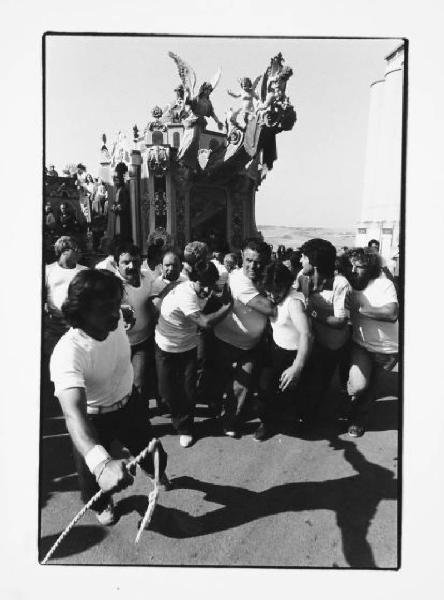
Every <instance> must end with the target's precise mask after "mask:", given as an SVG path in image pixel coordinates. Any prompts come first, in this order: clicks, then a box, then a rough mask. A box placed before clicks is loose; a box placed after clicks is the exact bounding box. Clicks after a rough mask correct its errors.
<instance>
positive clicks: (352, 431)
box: [348, 425, 365, 438]
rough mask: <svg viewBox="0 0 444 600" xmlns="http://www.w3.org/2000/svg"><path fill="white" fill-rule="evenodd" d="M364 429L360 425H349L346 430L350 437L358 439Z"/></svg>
mask: <svg viewBox="0 0 444 600" xmlns="http://www.w3.org/2000/svg"><path fill="white" fill-rule="evenodd" d="M364 433H365V427H363V426H362V425H350V426H349V428H348V435H349V436H350V437H354V438H358V437H361V436H362V435H364Z"/></svg>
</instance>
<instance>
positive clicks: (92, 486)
mask: <svg viewBox="0 0 444 600" xmlns="http://www.w3.org/2000/svg"><path fill="white" fill-rule="evenodd" d="M88 419H89V420H90V421H91V423H92V425H93V427H94V429H95V431H96V432H97V438H98V442H99V444H101V445H102V446H104V447H105V448H106V450H107V451H108V452H109V453H110V454H111V451H110V448H111V443H112V442H113V441H114V440H117V441H119V442H120V443H121V444H122V445H123V446H125V447H126V448H128V450H129V451H130V452H131V454H132V455H133V456H137V454H139V453H140V452H141V451H142V450H143V449H144V448H146V446H147V445H148V444H149V442H150V440H151V439H152V437H153V436H152V430H151V424H150V420H149V415H148V406H147V404H146V402H144V401H143V400H142V398H141V397H140V396H139V394H138V392H137V390H133V393H132V395H131V398H130V399H129V401H128V403H127V404H126V405H125V406H124V407H123V408H120V409H119V410H116V411H114V412H111V413H106V414H103V415H88ZM159 452H160V474H162V473H163V472H164V471H165V468H166V464H167V454H166V452H165V450H164V449H163V447H162V446H161V445H160V447H159ZM74 462H75V465H76V469H77V473H78V476H79V484H80V492H81V497H82V500H83V502H85V503H86V502H88V501H89V500H90V498H92V496H94V494H96V492H98V491H99V489H100V487H99V485H98V484H97V482H96V479H95V477H94V475H93V474H92V473H91V472H90V470H89V469H88V466H87V465H86V463H85V459H84V458H83V456H82V455H81V454H80V453H79V452H78V451H77V450H76V448H75V447H74ZM140 467H141V468H142V469H143V470H144V471H145V473H147V475H148V476H149V477H153V476H154V463H153V457H152V455H151V454H149V455H148V456H147V458H146V459H145V460H144V461H142V462H141V463H140ZM109 499H110V496H109V494H102V496H101V497H100V498H99V500H98V501H97V503H96V505H95V506H94V509H95V510H98V511H101V510H103V509H104V508H105V507H106V505H107V504H108V502H109Z"/></svg>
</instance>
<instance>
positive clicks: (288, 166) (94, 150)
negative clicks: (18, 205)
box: [45, 36, 400, 228]
mask: <svg viewBox="0 0 444 600" xmlns="http://www.w3.org/2000/svg"><path fill="white" fill-rule="evenodd" d="M399 43H400V40H397V39H382V40H381V39H364V40H359V39H355V40H347V39H276V38H275V39H265V38H257V39H248V38H209V37H206V38H197V37H196V38H183V37H182V38H181V37H106V36H100V37H88V36H61V37H59V36H48V37H47V38H46V96H45V97H46V165H47V166H48V165H50V164H54V165H55V166H56V169H57V170H58V171H59V174H61V171H62V170H63V168H64V166H65V165H66V164H67V163H76V164H77V163H78V162H82V163H84V164H86V166H87V168H88V170H89V171H90V172H92V174H93V175H96V174H97V169H98V158H99V149H100V146H101V136H102V133H106V135H107V140H108V142H111V141H112V140H113V139H114V137H115V136H116V134H117V132H118V131H119V130H121V131H122V132H124V133H125V134H126V135H127V137H128V139H129V140H132V128H133V125H134V124H137V126H138V127H139V130H143V128H144V127H145V125H146V123H147V121H148V120H149V118H150V112H151V109H152V108H153V106H155V105H156V104H158V105H159V106H161V107H164V106H166V104H168V103H169V102H170V101H172V100H173V99H174V97H175V94H174V91H173V90H174V88H175V87H176V85H177V84H178V82H179V79H178V74H177V69H176V66H175V63H174V62H173V60H172V59H171V58H170V57H169V56H168V51H169V50H171V51H173V52H175V53H176V54H178V55H179V56H180V57H181V58H183V59H184V60H185V61H186V62H187V63H188V64H190V65H191V67H192V68H193V69H194V71H195V73H196V76H197V83H198V84H199V83H200V82H202V81H204V80H208V79H211V78H212V77H213V75H214V74H215V73H216V71H217V69H218V68H219V67H220V68H221V69H222V76H221V79H220V81H219V85H218V86H217V88H216V89H215V91H214V92H213V94H212V101H213V105H214V108H215V112H216V114H217V115H218V117H219V118H220V119H221V120H223V119H224V114H225V111H226V110H227V108H228V107H230V106H233V105H235V104H236V100H234V99H232V98H231V97H230V96H229V95H228V94H227V91H226V90H227V89H231V90H233V91H237V90H238V82H237V79H238V78H239V77H243V76H249V77H250V78H251V79H252V80H253V79H254V78H255V77H256V76H257V75H260V74H262V73H263V72H264V71H265V69H266V67H267V66H268V64H269V61H270V58H271V57H272V56H275V55H276V54H277V53H278V52H279V51H280V52H282V54H283V56H284V59H285V64H287V65H289V66H291V67H292V69H293V76H292V77H291V78H290V79H289V81H288V83H287V94H288V96H289V97H290V100H291V102H292V103H293V105H294V107H295V109H296V113H297V122H296V124H295V126H294V127H293V129H292V131H290V132H282V133H281V134H279V135H278V137H277V151H278V160H277V161H276V163H275V165H274V168H273V170H272V171H271V172H270V173H269V174H268V176H267V178H266V180H265V181H264V182H263V184H262V185H261V187H260V189H259V191H258V193H257V196H256V222H257V224H258V225H288V226H293V227H298V226H304V227H339V228H353V227H354V225H355V223H356V222H357V221H358V220H359V214H360V206H361V197H362V184H363V176H364V165H365V148H366V140H367V125H368V115H369V100H370V84H371V83H372V82H373V81H375V80H377V79H381V78H382V77H383V75H384V71H385V60H384V59H385V57H386V56H387V54H389V53H390V52H391V51H392V50H393V49H395V48H396V47H397V46H398V45H399ZM208 129H213V130H217V127H216V124H215V123H214V121H213V120H212V119H210V120H209V123H208Z"/></svg>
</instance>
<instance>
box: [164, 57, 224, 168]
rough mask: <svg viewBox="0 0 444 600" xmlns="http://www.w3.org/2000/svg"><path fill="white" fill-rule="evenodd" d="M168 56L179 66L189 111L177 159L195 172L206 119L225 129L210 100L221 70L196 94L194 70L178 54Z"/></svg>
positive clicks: (186, 108) (184, 101)
mask: <svg viewBox="0 0 444 600" xmlns="http://www.w3.org/2000/svg"><path fill="white" fill-rule="evenodd" d="M168 55H169V56H170V57H171V58H172V59H173V60H174V62H175V63H176V65H177V69H178V72H179V77H180V79H181V81H182V85H183V92H184V97H183V108H184V110H185V111H187V113H186V116H185V118H184V119H183V121H182V122H183V124H184V127H185V131H184V135H183V138H182V143H181V145H180V148H179V152H178V154H177V159H178V160H179V162H181V163H182V164H183V165H185V166H187V167H189V168H190V169H192V170H193V171H195V170H196V169H197V155H198V152H199V139H200V134H201V133H202V132H203V131H204V129H205V127H206V125H207V120H206V119H207V118H208V117H211V118H212V119H214V121H216V123H217V126H218V128H219V129H223V127H224V125H223V123H222V122H221V121H220V120H219V119H218V118H217V116H216V114H215V112H214V109H213V105H212V103H211V100H210V94H211V92H212V91H213V90H214V88H215V87H216V86H217V84H218V82H219V79H220V76H221V70H220V69H218V71H217V73H216V74H215V76H214V77H213V78H212V80H211V81H210V82H207V81H205V82H204V83H202V85H201V86H200V88H199V92H198V93H197V94H195V91H194V88H195V85H196V74H195V72H194V70H193V69H192V68H191V67H190V66H189V65H188V64H187V63H186V62H185V61H184V60H182V59H181V58H180V56H177V54H174V53H173V52H169V53H168Z"/></svg>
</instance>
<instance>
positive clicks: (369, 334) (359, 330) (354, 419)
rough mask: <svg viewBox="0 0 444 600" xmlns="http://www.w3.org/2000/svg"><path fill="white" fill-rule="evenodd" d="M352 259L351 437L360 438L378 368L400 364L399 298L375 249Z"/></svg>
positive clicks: (356, 252)
mask: <svg viewBox="0 0 444 600" xmlns="http://www.w3.org/2000/svg"><path fill="white" fill-rule="evenodd" d="M350 259H351V262H352V274H351V275H350V283H351V284H352V286H353V293H352V298H351V320H352V325H353V347H352V352H351V366H350V373H349V379H348V393H349V396H350V399H351V403H350V414H349V427H348V434H349V435H350V436H352V437H360V436H361V435H363V434H364V432H365V423H366V418H367V415H368V412H369V408H370V406H371V404H372V401H373V400H374V385H375V378H376V375H377V371H378V369H383V370H385V371H391V370H392V369H393V367H394V366H395V365H396V363H397V362H398V298H397V295H396V290H395V286H394V284H393V282H392V281H390V280H389V279H387V277H385V276H384V275H383V274H382V266H381V257H380V256H379V254H377V253H376V252H375V251H374V250H373V249H372V248H368V247H367V248H356V249H355V250H353V251H352V252H351V254H350Z"/></svg>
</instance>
